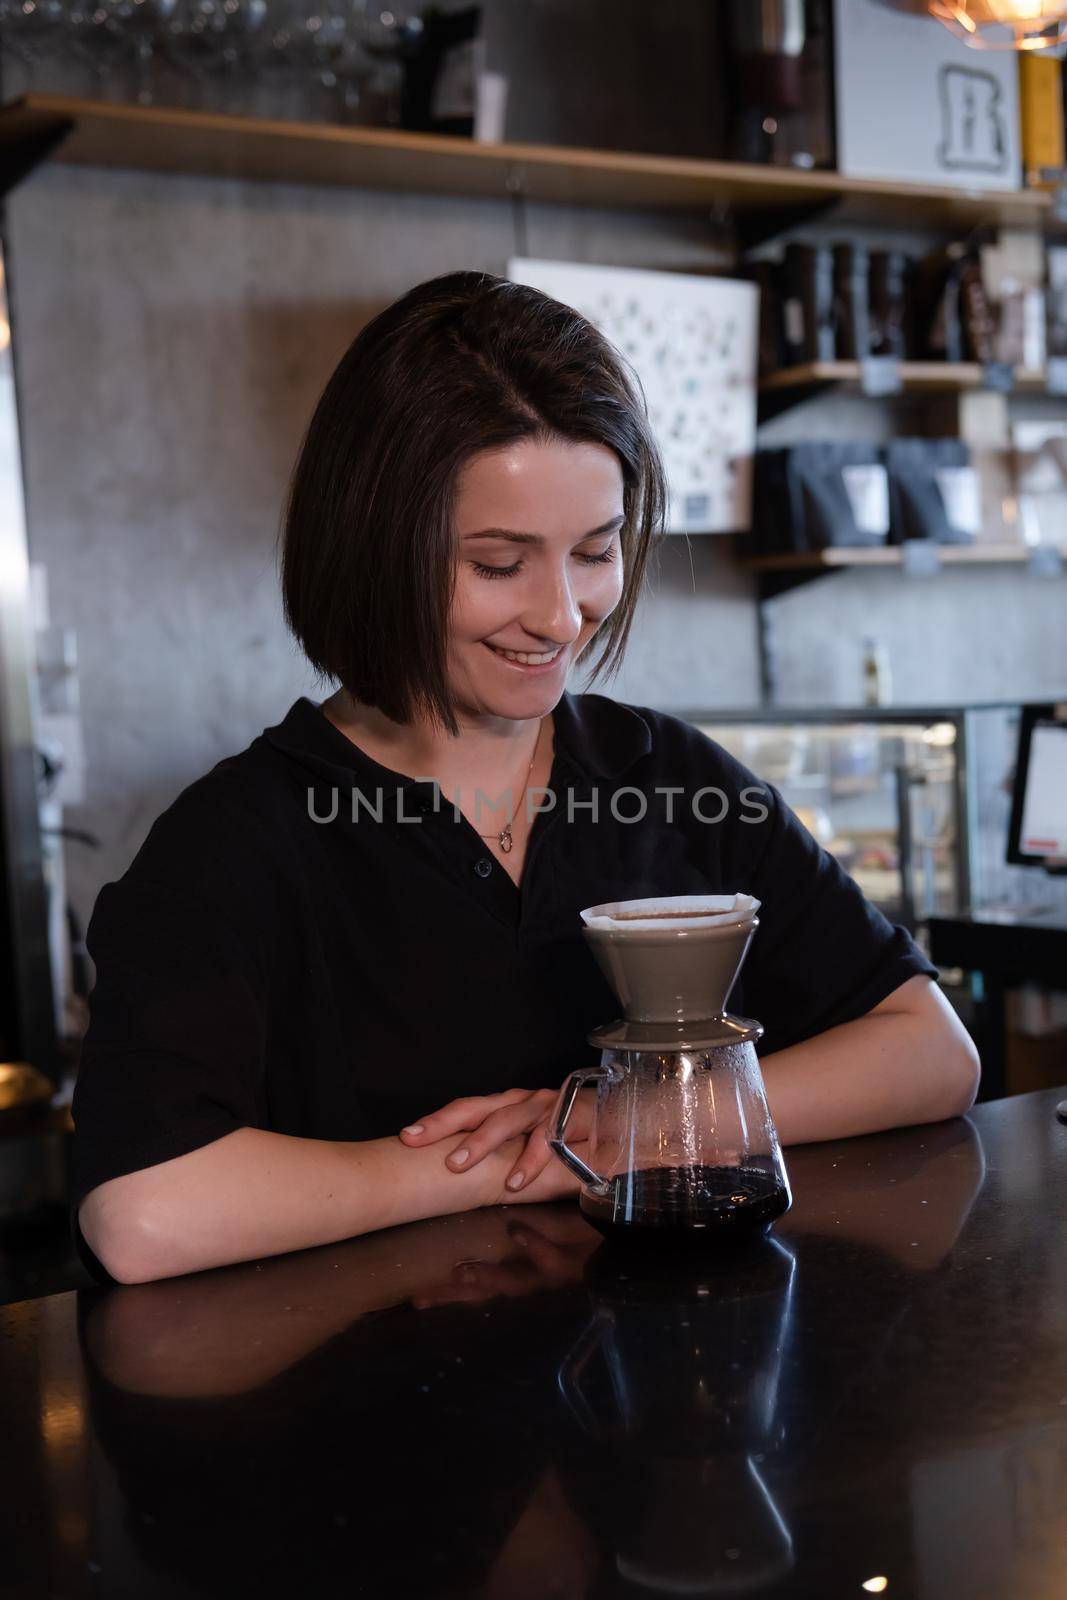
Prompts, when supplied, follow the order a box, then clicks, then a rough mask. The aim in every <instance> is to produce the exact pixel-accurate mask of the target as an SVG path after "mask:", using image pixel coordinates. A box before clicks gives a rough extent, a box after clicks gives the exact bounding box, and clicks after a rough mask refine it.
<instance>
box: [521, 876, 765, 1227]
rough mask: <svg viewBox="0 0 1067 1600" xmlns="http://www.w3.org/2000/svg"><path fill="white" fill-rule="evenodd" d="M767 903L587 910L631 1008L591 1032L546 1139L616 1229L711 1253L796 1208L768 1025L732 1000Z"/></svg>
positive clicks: (680, 900)
mask: <svg viewBox="0 0 1067 1600" xmlns="http://www.w3.org/2000/svg"><path fill="white" fill-rule="evenodd" d="M758 904H759V902H758V901H755V900H753V899H751V897H750V896H748V895H730V896H724V895H719V896H715V895H713V896H693V895H680V896H674V897H672V898H669V899H660V900H654V901H648V900H631V901H623V902H620V903H618V904H615V905H604V906H593V907H591V908H590V909H589V910H588V911H583V912H582V918H583V921H584V922H585V927H584V928H583V930H582V931H583V934H584V936H585V938H586V939H587V940H588V942H589V944H590V945H591V947H592V951H593V954H594V956H595V957H596V960H597V962H598V964H599V966H600V968H601V970H602V971H603V973H604V975H605V977H607V979H608V981H609V982H610V983H611V985H612V987H613V988H614V989H615V991H616V993H617V995H618V996H619V999H620V1001H621V1002H622V1006H623V1009H624V1012H625V1016H624V1017H622V1018H620V1019H619V1020H618V1021H616V1022H611V1023H608V1024H606V1025H604V1026H603V1027H600V1028H597V1029H596V1030H595V1031H594V1032H593V1033H591V1034H590V1035H589V1042H590V1043H591V1044H597V1045H600V1046H601V1060H600V1065H599V1066H596V1067H591V1068H586V1069H579V1070H578V1071H577V1072H572V1073H571V1075H570V1077H569V1078H568V1079H567V1081H566V1083H565V1084H564V1085H563V1088H562V1090H561V1092H560V1096H559V1101H558V1103H557V1107H556V1115H555V1122H554V1127H553V1129H552V1133H551V1136H550V1138H549V1141H548V1142H549V1144H550V1145H551V1147H552V1149H553V1150H554V1151H555V1153H556V1154H557V1155H558V1156H559V1158H560V1160H561V1161H563V1162H564V1163H565V1164H566V1165H567V1166H568V1167H569V1168H570V1170H571V1171H572V1172H574V1173H576V1174H577V1176H578V1177H579V1178H580V1179H581V1180H582V1185H583V1187H582V1190H581V1194H580V1198H579V1205H580V1206H581V1209H582V1211H583V1213H584V1214H585V1216H586V1217H587V1218H588V1220H589V1221H590V1222H591V1223H592V1224H593V1225H594V1227H596V1228H599V1229H600V1231H601V1232H602V1233H604V1234H605V1235H606V1236H608V1237H609V1238H613V1239H616V1238H618V1239H623V1238H624V1239H626V1240H634V1241H636V1240H640V1239H648V1240H653V1241H654V1242H655V1244H656V1245H657V1247H661V1246H663V1245H665V1244H667V1243H674V1242H677V1243H681V1244H686V1245H689V1244H694V1243H695V1244H698V1245H703V1246H704V1247H705V1248H706V1247H707V1246H708V1245H709V1244H710V1243H711V1242H713V1241H722V1240H727V1239H735V1240H739V1239H743V1238H750V1237H751V1236H752V1235H753V1234H762V1233H766V1231H767V1229H768V1228H769V1227H770V1226H771V1224H772V1223H773V1222H774V1221H775V1220H776V1219H777V1218H778V1217H780V1216H781V1215H782V1213H783V1212H784V1211H786V1210H788V1208H789V1205H790V1204H791V1195H790V1191H789V1182H788V1179H787V1177H786V1171H785V1164H784V1162H783V1160H782V1153H781V1149H780V1148H779V1144H778V1135H777V1132H776V1130H775V1127H774V1122H773V1120H772V1118H771V1114H770V1110H769V1107H768V1105H767V1097H766V1093H765V1090H764V1085H763V1075H762V1073H761V1072H760V1067H759V1061H758V1059H757V1057H756V1051H755V1044H754V1041H755V1040H756V1039H758V1038H759V1037H760V1035H761V1034H762V1032H763V1029H762V1027H761V1026H760V1024H759V1023H758V1022H753V1021H751V1020H750V1019H748V1018H745V1017H734V1016H731V1015H730V1014H729V1013H728V1012H727V1011H726V1009H725V1007H726V1001H727V999H728V997H729V994H730V990H731V989H732V988H733V986H734V983H735V981H736V979H737V974H738V972H739V971H740V968H741V963H742V962H743V960H744V958H745V954H746V952H747V950H748V946H749V943H750V941H751V939H752V936H753V934H754V932H755V930H756V928H757V927H758V926H759V924H758V921H757V918H756V916H755V911H756V908H757V907H758ZM701 913H703V914H701ZM587 1082H595V1083H596V1084H597V1094H596V1106H595V1109H594V1112H593V1118H592V1126H591V1129H590V1134H589V1146H588V1152H587V1154H588V1161H585V1160H583V1159H582V1158H581V1157H580V1156H578V1155H577V1154H576V1153H575V1152H574V1151H573V1150H571V1149H570V1148H569V1146H568V1145H567V1143H566V1128H567V1122H568V1119H569V1117H570V1114H571V1111H572V1109H573V1107H574V1103H575V1100H576V1098H577V1096H578V1092H579V1090H580V1088H581V1087H582V1085H583V1084H584V1083H587Z"/></svg>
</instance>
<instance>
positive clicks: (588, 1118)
mask: <svg viewBox="0 0 1067 1600" xmlns="http://www.w3.org/2000/svg"><path fill="white" fill-rule="evenodd" d="M595 1105H596V1090H595V1089H580V1090H579V1091H578V1098H577V1100H575V1102H574V1108H573V1110H572V1111H571V1114H570V1116H569V1117H568V1119H567V1143H568V1144H569V1145H573V1144H574V1143H575V1141H576V1140H579V1139H587V1138H588V1137H589V1131H590V1128H591V1126H592V1120H593V1109H594V1107H595ZM552 1109H554V1101H553V1107H552ZM551 1130H552V1115H551V1110H550V1113H549V1115H548V1116H547V1117H545V1118H544V1119H543V1120H542V1121H541V1122H540V1123H538V1125H537V1126H536V1127H535V1128H534V1129H533V1130H532V1131H531V1133H530V1136H529V1138H528V1139H527V1141H526V1144H525V1147H524V1148H523V1151H522V1154H521V1155H520V1156H519V1158H518V1160H517V1161H516V1162H515V1165H514V1166H513V1167H512V1169H511V1171H510V1172H509V1173H508V1175H507V1178H506V1179H505V1180H504V1182H505V1187H506V1188H507V1189H510V1190H511V1191H512V1192H515V1191H517V1190H519V1189H522V1188H524V1187H525V1186H526V1185H527V1184H528V1183H532V1182H533V1181H534V1179H535V1178H536V1177H538V1176H539V1175H540V1173H542V1172H544V1170H545V1168H546V1167H547V1166H548V1164H549V1162H550V1161H557V1159H558V1158H557V1157H556V1155H555V1153H554V1151H553V1150H552V1147H551V1146H550V1144H549V1143H548V1135H549V1133H550V1132H551Z"/></svg>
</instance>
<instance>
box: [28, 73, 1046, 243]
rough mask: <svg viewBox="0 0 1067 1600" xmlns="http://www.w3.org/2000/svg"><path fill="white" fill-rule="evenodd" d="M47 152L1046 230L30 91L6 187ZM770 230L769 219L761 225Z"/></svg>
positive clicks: (355, 181)
mask: <svg viewBox="0 0 1067 1600" xmlns="http://www.w3.org/2000/svg"><path fill="white" fill-rule="evenodd" d="M45 155H52V156H53V158H54V159H56V160H58V161H62V162H68V163H72V164H76V165H83V166H94V167H119V168H132V169H135V170H138V171H144V172H171V173H198V174H204V175H208V176H212V177H225V178H251V179H257V180H264V181H274V182H287V183H314V184H333V185H344V186H352V187H359V188H388V189H412V190H419V191H422V192H429V193H436V194H466V195H486V196H496V197H500V196H504V195H507V194H510V193H515V192H517V191H518V192H521V193H522V194H523V195H524V196H525V197H526V198H528V199H530V200H536V201H551V202H563V203H566V204H575V203H584V204H590V205H604V206H619V207H627V208H638V209H654V210H692V211H701V210H710V209H712V208H715V207H728V208H729V209H730V210H732V211H733V212H736V213H737V214H739V215H741V216H744V215H748V216H750V217H751V216H758V215H759V214H764V220H765V221H766V220H767V219H768V218H769V217H770V216H773V214H774V213H781V214H782V217H783V223H782V225H785V222H786V220H797V218H798V217H800V216H803V215H804V214H805V213H812V214H813V213H815V212H817V211H819V210H822V209H824V208H826V207H828V206H837V207H839V208H840V213H839V214H840V215H841V217H842V218H843V219H850V220H857V221H859V220H868V221H872V222H884V223H893V222H897V223H900V224H901V225H904V226H910V227H920V226H923V225H924V224H925V225H926V226H933V227H941V228H946V229H950V228H969V227H973V226H974V225H975V224H976V223H978V222H989V223H997V222H999V223H1010V224H1013V225H1016V226H1023V227H1026V226H1030V227H1041V226H1042V225H1043V224H1044V223H1045V222H1046V220H1048V219H1049V218H1050V217H1051V216H1052V214H1053V213H1052V199H1051V197H1050V195H1049V194H1048V193H1046V192H1045V191H1043V190H1037V189H1027V190H1021V191H1019V192H1017V193H1013V192H1004V191H998V190H983V189H979V188H971V189H953V188H947V187H932V188H931V187H927V186H925V185H920V184H895V183H878V182H872V181H867V180H862V179H858V178H847V177H843V176H841V175H840V174H838V173H835V172H802V171H798V170H795V169H792V168H776V167H763V166H749V165H743V164H740V163H736V162H726V161H705V160H701V159H697V158H692V157H683V156H660V155H640V154H631V153H625V152H614V151H604V150H584V149H572V148H566V147H558V146H552V145H540V144H514V143H509V144H480V143H477V142H475V141H474V140H472V139H464V138H458V137H455V136H452V135H445V134H422V133H404V132H400V131H397V130H394V129H389V128H364V127H342V126H339V125H334V124H328V123H298V122H281V121H273V120H268V119H265V118H261V117H241V116H233V115H224V114H221V113H214V112H201V111H185V110H180V109H176V108H170V107H163V106H147V107H146V106H136V105H116V104H111V103H109V102H104V101H94V100H83V99H73V98H70V97H68V96H63V95H48V94H27V95H24V96H23V97H21V98H20V99H18V100H14V101H12V102H11V103H10V104H8V105H6V106H3V107H0V164H2V166H3V168H4V169H5V175H6V177H7V182H8V186H9V187H10V185H11V183H12V182H15V181H18V178H19V177H21V176H22V175H23V173H24V172H25V171H26V170H30V169H31V168H32V166H33V165H34V163H35V161H36V160H40V159H43V157H44V156H45ZM763 231H764V232H766V231H767V229H766V227H764V228H763Z"/></svg>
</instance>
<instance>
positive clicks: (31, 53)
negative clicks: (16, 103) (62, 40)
mask: <svg viewBox="0 0 1067 1600" xmlns="http://www.w3.org/2000/svg"><path fill="white" fill-rule="evenodd" d="M62 25H63V5H62V0H0V42H2V45H3V54H2V58H0V60H2V83H0V87H2V91H3V98H4V99H5V100H10V99H13V98H14V97H15V96H16V95H18V94H21V93H25V91H26V90H28V89H32V88H35V87H38V86H39V80H40V72H41V67H42V63H43V62H44V61H45V59H46V58H47V57H48V55H49V54H50V53H51V49H52V47H53V45H54V44H55V42H56V40H57V39H58V38H59V36H60V33H61V31H62ZM12 66H13V67H14V71H11V70H10V68H11V67H12Z"/></svg>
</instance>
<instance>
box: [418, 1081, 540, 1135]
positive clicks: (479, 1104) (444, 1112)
mask: <svg viewBox="0 0 1067 1600" xmlns="http://www.w3.org/2000/svg"><path fill="white" fill-rule="evenodd" d="M535 1093H536V1090H534V1089H505V1090H504V1091H503V1093H502V1094H479V1095H465V1096H463V1097H462V1098H461V1099H459V1100H450V1101H449V1102H448V1104H447V1105H444V1106H442V1107H441V1109H440V1110H439V1111H431V1112H430V1114H429V1116H426V1117H422V1118H420V1120H419V1121H418V1122H414V1123H412V1124H411V1126H410V1127H407V1128H401V1130H400V1138H402V1139H403V1140H404V1143H405V1144H409V1145H414V1146H421V1145H424V1144H434V1143H435V1142H436V1141H437V1140H438V1139H444V1138H446V1137H447V1136H448V1135H449V1134H450V1133H462V1132H463V1130H464V1129H465V1128H477V1127H479V1126H480V1125H481V1123H482V1122H484V1120H485V1118H486V1117H487V1116H489V1114H490V1113H491V1112H493V1111H495V1110H496V1109H497V1108H498V1107H500V1106H508V1105H515V1104H518V1103H519V1102H520V1101H522V1100H525V1099H527V1098H528V1097H529V1096H530V1095H531V1094H535Z"/></svg>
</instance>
